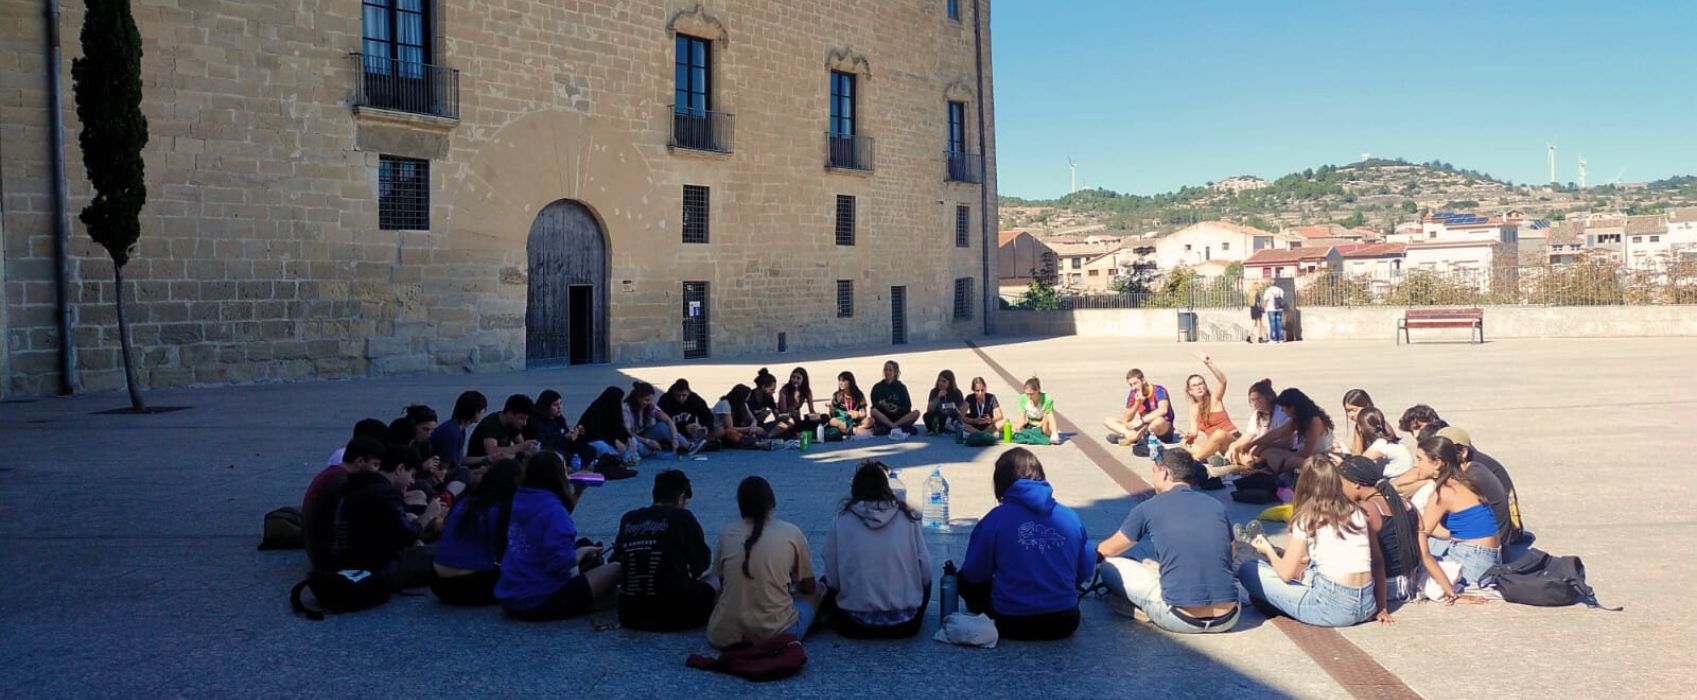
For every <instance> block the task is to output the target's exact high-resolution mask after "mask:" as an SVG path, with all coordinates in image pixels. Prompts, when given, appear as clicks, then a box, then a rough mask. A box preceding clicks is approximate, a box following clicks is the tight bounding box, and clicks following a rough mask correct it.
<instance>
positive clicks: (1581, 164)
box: [1579, 156, 1585, 189]
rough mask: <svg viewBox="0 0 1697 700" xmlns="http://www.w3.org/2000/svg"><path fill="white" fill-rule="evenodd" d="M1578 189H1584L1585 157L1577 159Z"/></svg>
mask: <svg viewBox="0 0 1697 700" xmlns="http://www.w3.org/2000/svg"><path fill="white" fill-rule="evenodd" d="M1579 189H1585V156H1580V157H1579Z"/></svg>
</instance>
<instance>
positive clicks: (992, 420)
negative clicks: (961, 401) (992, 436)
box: [961, 377, 1006, 433]
mask: <svg viewBox="0 0 1697 700" xmlns="http://www.w3.org/2000/svg"><path fill="white" fill-rule="evenodd" d="M989 386H990V385H989V384H988V383H986V382H985V381H984V378H983V377H973V378H972V393H971V394H967V396H966V403H965V406H966V411H965V415H964V417H963V418H962V419H961V425H962V427H963V429H964V430H966V432H967V433H983V432H989V433H994V432H996V431H999V430H1001V429H1002V423H1004V422H1006V419H1005V418H1003V417H1002V404H1001V402H999V401H997V400H996V395H995V394H992V393H990V391H989Z"/></svg>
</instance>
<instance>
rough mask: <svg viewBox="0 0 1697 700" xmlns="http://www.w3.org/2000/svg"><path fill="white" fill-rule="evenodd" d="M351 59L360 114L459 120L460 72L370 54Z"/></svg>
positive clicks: (358, 55) (355, 100) (354, 104)
mask: <svg viewBox="0 0 1697 700" xmlns="http://www.w3.org/2000/svg"><path fill="white" fill-rule="evenodd" d="M349 57H350V58H351V59H352V60H353V68H354V102H353V107H354V109H355V110H356V111H358V110H362V109H377V110H388V111H392V112H402V113H406V114H417V115H424V116H427V117H436V118H439V119H447V120H453V121H458V120H459V118H460V72H459V71H457V70H454V69H452V68H445V67H442V66H433V65H430V64H427V63H419V62H416V61H402V60H397V59H393V58H388V57H384V56H372V55H369V54H361V53H356V54H349Z"/></svg>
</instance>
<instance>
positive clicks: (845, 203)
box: [837, 194, 854, 245]
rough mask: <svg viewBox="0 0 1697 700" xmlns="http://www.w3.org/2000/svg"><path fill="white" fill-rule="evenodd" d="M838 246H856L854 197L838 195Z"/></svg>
mask: <svg viewBox="0 0 1697 700" xmlns="http://www.w3.org/2000/svg"><path fill="white" fill-rule="evenodd" d="M837 245H854V197H851V196H848V195H846V194H839V195H837Z"/></svg>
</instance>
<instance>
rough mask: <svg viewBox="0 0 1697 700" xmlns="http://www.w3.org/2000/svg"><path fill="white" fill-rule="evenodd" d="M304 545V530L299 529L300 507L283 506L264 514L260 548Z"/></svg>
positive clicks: (295, 547) (283, 547) (288, 547)
mask: <svg viewBox="0 0 1697 700" xmlns="http://www.w3.org/2000/svg"><path fill="white" fill-rule="evenodd" d="M305 546H306V532H305V530H302V529H301V509H299V508H294V507H290V506H284V507H282V508H278V509H277V510H274V511H271V512H269V513H266V514H265V530H264V532H263V533H262V534H261V535H260V539H259V548H260V549H262V550H264V549H300V548H302V547H305Z"/></svg>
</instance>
